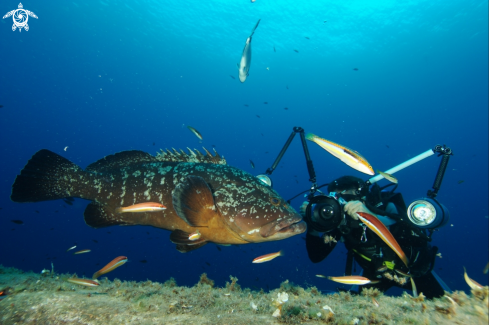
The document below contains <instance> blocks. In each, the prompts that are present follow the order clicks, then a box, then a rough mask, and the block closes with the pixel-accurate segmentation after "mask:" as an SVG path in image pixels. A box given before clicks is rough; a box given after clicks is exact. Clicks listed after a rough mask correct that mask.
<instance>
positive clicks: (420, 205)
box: [407, 198, 450, 229]
mask: <svg viewBox="0 0 489 325" xmlns="http://www.w3.org/2000/svg"><path fill="white" fill-rule="evenodd" d="M407 215H408V218H409V220H410V221H411V222H412V223H413V224H414V225H416V226H417V227H418V228H422V229H435V228H441V227H443V226H444V225H446V224H447V222H448V220H450V212H449V211H448V209H447V208H446V207H445V206H444V205H443V204H441V203H440V202H438V201H437V200H435V199H431V198H422V199H419V200H416V201H414V202H413V203H411V204H410V205H409V207H408V209H407Z"/></svg>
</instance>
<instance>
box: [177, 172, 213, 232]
mask: <svg viewBox="0 0 489 325" xmlns="http://www.w3.org/2000/svg"><path fill="white" fill-rule="evenodd" d="M172 202H173V208H174V209H175V211H176V213H177V215H178V216H179V217H180V218H182V219H183V220H185V222H186V223H188V224H189V225H190V226H193V227H209V226H210V225H211V224H212V219H214V218H215V217H217V216H218V215H219V214H218V212H217V209H216V206H215V205H214V197H213V196H212V192H211V189H210V188H209V185H207V183H206V182H205V180H204V179H203V178H202V177H199V176H187V177H186V178H185V180H184V181H183V182H182V183H180V184H178V185H177V187H176V188H175V190H174V191H173V197H172Z"/></svg>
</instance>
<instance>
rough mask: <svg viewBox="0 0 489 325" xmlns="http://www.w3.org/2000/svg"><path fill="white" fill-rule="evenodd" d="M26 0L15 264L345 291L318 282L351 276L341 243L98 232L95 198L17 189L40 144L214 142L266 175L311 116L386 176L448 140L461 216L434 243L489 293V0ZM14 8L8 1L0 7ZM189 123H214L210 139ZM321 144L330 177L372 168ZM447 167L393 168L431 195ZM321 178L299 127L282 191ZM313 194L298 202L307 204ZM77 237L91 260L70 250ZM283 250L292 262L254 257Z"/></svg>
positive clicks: (459, 285) (448, 268)
mask: <svg viewBox="0 0 489 325" xmlns="http://www.w3.org/2000/svg"><path fill="white" fill-rule="evenodd" d="M23 5H24V9H27V10H30V11H32V12H34V13H35V14H36V15H37V16H38V17H39V18H38V19H34V18H32V17H30V18H29V20H28V24H29V27H30V29H29V31H25V30H23V31H22V32H19V31H18V30H17V31H15V32H13V31H12V29H11V27H12V18H11V17H10V18H7V19H2V20H0V64H1V73H0V105H3V106H4V107H3V108H0V114H1V118H0V132H1V133H0V134H1V135H0V139H1V141H0V155H1V161H2V163H1V164H0V173H1V175H2V177H1V182H0V207H1V210H0V229H1V230H2V231H1V234H2V235H1V245H0V247H1V248H0V263H1V264H3V265H5V266H14V267H17V268H20V269H24V270H33V271H36V272H40V271H41V270H42V269H43V268H50V267H51V262H53V263H54V267H55V270H56V271H58V272H70V273H77V274H78V276H82V275H86V276H91V275H92V274H93V273H94V272H95V271H97V270H98V269H99V268H101V267H102V266H103V265H105V264H106V263H107V262H109V261H110V260H111V259H112V258H114V257H116V256H119V255H124V256H128V258H129V260H130V262H129V263H127V264H126V265H124V266H123V267H120V268H119V269H117V270H116V271H114V272H112V273H109V274H108V277H109V278H111V279H113V278H115V277H117V278H119V279H122V280H146V279H151V280H154V281H166V280H167V279H169V278H170V277H174V278H175V279H176V281H177V283H178V284H179V285H188V286H190V285H193V284H195V283H196V282H197V281H198V279H199V275H200V274H201V273H202V272H207V274H208V276H209V277H210V278H211V279H214V280H215V281H216V282H217V285H219V286H222V285H224V283H225V281H229V275H233V276H236V277H237V278H238V279H239V282H238V283H240V284H241V285H242V286H245V287H252V288H253V286H254V287H257V288H264V289H267V288H269V289H273V288H276V287H277V286H278V285H279V284H280V282H282V281H284V280H286V279H289V280H290V281H292V282H294V283H297V284H300V285H302V286H310V285H314V286H317V287H318V288H320V289H321V290H335V289H336V287H337V284H336V283H333V282H331V281H328V280H325V279H320V278H317V277H315V274H326V275H341V274H343V271H344V265H345V260H346V258H345V257H346V255H345V254H346V249H345V248H344V246H343V245H341V244H340V245H338V246H337V247H336V249H335V250H334V252H333V253H332V254H331V255H330V256H329V257H328V258H327V259H326V260H325V261H323V262H322V263H319V264H312V263H311V262H310V261H309V259H308V257H307V253H306V249H305V242H304V240H303V238H302V237H304V235H298V236H295V237H292V238H289V239H286V240H283V241H277V242H270V243H263V244H249V245H241V246H230V247H222V248H221V250H218V249H217V247H216V245H214V244H209V245H206V246H204V247H203V248H201V249H198V250H196V251H193V252H190V253H187V254H182V253H179V252H177V251H176V250H175V248H174V245H173V244H172V243H171V242H170V241H169V234H170V233H169V232H168V231H165V230H161V229H156V228H151V227H111V228H103V229H97V230H95V229H92V228H90V227H88V226H86V225H85V223H84V221H83V211H84V208H85V206H86V205H87V203H88V202H87V201H84V200H81V199H76V201H75V204H74V205H73V206H68V205H66V204H65V203H64V202H63V201H61V200H58V201H50V202H40V203H26V204H18V203H13V202H11V201H10V198H9V196H10V192H11V186H12V183H13V182H14V179H15V177H16V175H17V174H18V173H19V172H20V170H21V169H22V168H23V167H24V165H25V164H26V162H27V161H28V159H29V158H30V157H31V156H32V155H33V154H34V153H35V152H36V151H37V150H39V149H42V148H46V149H49V150H52V151H54V152H56V153H58V154H61V155H62V156H64V157H66V158H67V159H70V160H71V161H73V162H75V163H77V164H79V165H80V166H82V167H86V166H87V165H88V164H90V163H92V162H94V161H96V160H98V159H100V158H102V157H104V156H106V155H109V154H113V153H115V152H119V151H123V150H133V149H138V150H143V151H146V152H149V153H151V154H156V151H157V150H158V149H160V148H163V149H164V148H171V147H174V148H186V147H190V148H201V147H202V146H205V147H207V148H209V149H210V148H212V146H213V145H215V147H216V149H217V151H218V152H219V153H220V154H221V155H224V156H225V158H226V159H227V161H228V164H229V165H232V166H235V167H238V168H242V169H244V170H246V171H248V172H251V173H253V174H255V175H256V174H259V173H263V172H264V171H265V170H266V169H267V168H268V167H270V166H271V165H272V163H273V161H274V159H275V158H276V156H277V154H278V152H279V151H280V149H281V148H282V146H283V144H284V143H285V141H286V139H287V137H288V136H289V134H290V133H291V131H292V127H294V126H301V127H303V128H304V129H305V130H306V132H312V133H315V134H318V135H319V136H322V137H325V138H327V139H330V140H332V141H335V142H338V143H341V144H343V145H346V146H348V147H350V148H353V149H355V150H357V151H359V152H360V153H361V154H362V155H364V156H365V157H366V158H367V159H368V160H369V162H370V163H371V164H372V165H373V167H374V169H380V170H386V169H389V168H390V167H393V166H395V165H397V164H399V163H401V162H403V161H405V160H407V159H409V158H411V157H414V156H415V155H418V154H420V153H422V152H424V151H426V150H428V149H430V148H433V147H434V146H435V145H436V144H446V145H447V146H449V147H450V148H451V149H452V150H453V152H454V155H453V157H452V158H451V159H450V162H449V165H448V169H447V171H446V174H445V178H444V180H443V184H442V188H441V190H440V192H439V195H438V199H439V200H440V201H441V202H442V203H444V204H445V205H446V206H447V207H448V208H449V209H450V212H451V220H450V222H449V224H448V225H447V226H445V227H444V228H442V229H440V231H438V232H436V233H435V235H434V241H433V244H434V245H437V246H438V247H439V248H440V252H441V253H442V258H441V259H437V263H436V266H435V270H436V272H437V273H438V275H440V277H442V278H443V279H444V280H445V282H446V283H447V284H448V285H449V286H450V287H451V289H458V290H468V289H469V288H468V286H467V285H466V284H465V282H464V280H463V268H462V267H463V266H465V267H466V268H467V270H468V273H469V275H470V276H471V277H472V278H473V279H474V280H476V281H478V282H480V283H481V284H484V285H487V283H488V277H487V275H484V274H483V273H482V269H483V268H484V266H485V265H486V263H487V261H488V246H489V244H488V218H487V216H488V203H487V202H488V196H489V195H488V150H487V149H488V43H487V39H488V2H487V0H486V1H481V0H477V1H471V0H453V1H445V0H444V1H440V0H430V1H415V0H413V1H394V0H385V1H289V0H280V1H278V0H275V1H266V0H257V1H256V2H255V3H251V2H250V1H249V0H248V1H246V0H240V1H195V0H188V1H175V0H173V1H164V2H160V1H135V0H132V1H113V0H104V1H60V0H57V1H55V0H53V1H49V2H46V1H39V0H36V1H34V0H32V1H30V0H28V1H26V2H23ZM17 6H18V3H17V1H10V0H5V1H2V2H1V4H0V11H1V12H2V16H3V15H4V14H5V13H7V12H9V11H10V10H13V9H17ZM259 18H261V23H260V25H259V27H258V29H257V30H256V32H255V35H254V36H253V59H252V65H251V70H250V75H249V77H248V79H247V80H246V82H245V83H243V84H241V83H240V82H239V80H238V75H237V67H236V63H237V62H238V61H239V59H240V56H241V52H242V49H243V46H244V43H245V41H246V38H247V37H248V36H249V34H250V32H251V29H252V28H253V26H254V25H255V23H256V21H257V20H258V19H259ZM306 37H308V38H309V39H307V38H306ZM274 48H275V51H274ZM294 50H297V51H298V53H297V52H295V51H294ZM355 68H356V69H358V70H354V69H355ZM231 76H232V77H234V78H232V77H231ZM264 102H268V104H264ZM245 104H246V105H248V106H245ZM285 107H287V108H288V109H287V110H286V109H285ZM257 115H258V116H259V117H257ZM187 125H191V126H193V127H195V128H196V129H197V130H199V131H200V132H201V134H202V135H203V137H204V140H203V141H202V143H200V141H199V139H197V137H195V136H194V135H193V134H192V133H191V132H189V130H188V129H187V128H186V126H187ZM308 144H309V148H310V151H311V156H312V159H313V162H314V167H315V170H316V173H317V177H318V183H319V184H322V183H327V182H328V181H330V180H332V179H335V178H337V177H340V176H342V175H354V176H358V177H362V178H364V179H367V178H368V177H367V175H364V174H361V173H359V172H357V171H355V170H353V169H351V168H350V167H348V166H346V165H344V164H343V163H342V162H341V161H339V160H338V159H336V158H334V157H333V156H331V155H330V154H328V153H327V152H326V151H324V150H322V149H321V148H319V147H318V146H317V145H315V144H313V143H311V142H309V143H308ZM67 146H68V148H67V150H66V151H64V150H63V149H64V148H65V147H67ZM250 159H251V160H253V161H254V163H255V165H256V169H252V168H251V166H250V163H249V160H250ZM439 162H440V158H438V157H436V156H432V157H430V158H428V159H426V160H424V161H422V162H419V163H418V164H416V165H414V166H412V167H409V168H407V169H405V170H403V171H401V172H399V173H397V174H396V176H397V178H398V179H399V182H400V185H399V188H398V189H399V191H401V192H402V193H403V195H404V198H405V200H406V201H407V202H408V203H409V202H411V201H412V200H413V199H415V198H418V197H422V196H425V195H426V192H427V190H428V189H430V188H431V186H432V184H433V181H434V177H435V174H436V171H437V168H438V165H439ZM308 178H309V177H308V174H307V169H306V165H305V160H304V155H303V153H302V148H301V145H300V141H299V139H298V137H296V139H295V140H294V142H293V143H292V145H291V147H290V148H289V150H288V151H287V153H286V155H285V156H284V158H283V160H282V161H281V163H280V165H279V167H278V168H277V169H276V171H275V172H274V173H273V181H274V188H275V189H276V190H277V191H278V192H279V193H280V194H281V195H282V196H283V197H284V198H290V197H292V196H294V195H295V194H297V193H298V192H300V191H303V190H306V189H308V188H309V186H310V184H309V182H308ZM461 181H463V182H461ZM384 184H387V183H386V181H385V180H384V181H382V182H381V185H384ZM300 203H301V199H296V200H294V201H293V205H294V207H295V208H296V209H298V207H299V205H300ZM13 219H20V220H22V221H23V222H24V224H23V225H17V224H15V223H12V222H11V220H13ZM95 241H97V242H95ZM75 244H76V245H77V246H78V248H79V249H85V248H87V249H91V250H92V252H91V253H89V254H84V255H71V254H70V253H66V252H65V251H66V249H67V248H69V247H71V246H73V245H75ZM280 249H282V250H284V252H285V256H284V257H280V258H277V259H275V260H273V261H271V262H268V263H263V264H258V265H257V264H251V261H252V259H253V258H255V257H257V256H259V255H262V254H266V253H270V252H275V251H277V250H280ZM142 260H146V261H147V263H142V262H141V261H142Z"/></svg>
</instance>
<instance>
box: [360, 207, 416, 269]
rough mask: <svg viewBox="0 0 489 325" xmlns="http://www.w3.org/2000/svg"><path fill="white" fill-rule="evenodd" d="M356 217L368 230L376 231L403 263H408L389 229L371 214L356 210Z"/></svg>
mask: <svg viewBox="0 0 489 325" xmlns="http://www.w3.org/2000/svg"><path fill="white" fill-rule="evenodd" d="M357 215H358V219H360V221H361V222H363V223H364V224H365V225H366V226H367V227H368V228H369V229H370V230H372V231H373V232H374V233H376V234H377V235H378V236H379V237H380V239H382V240H383V241H384V243H386V244H387V245H388V246H389V247H390V248H391V249H392V250H393V251H394V253H396V254H397V256H399V258H400V259H401V260H402V261H403V263H404V264H405V265H406V266H407V265H408V258H407V256H406V254H405V253H404V251H403V250H402V248H401V246H399V244H398V243H397V240H396V239H395V238H394V236H392V234H391V232H390V231H389V229H387V227H386V226H384V224H383V223H382V222H381V221H380V220H379V219H377V218H376V217H374V216H373V215H371V214H369V213H365V212H357Z"/></svg>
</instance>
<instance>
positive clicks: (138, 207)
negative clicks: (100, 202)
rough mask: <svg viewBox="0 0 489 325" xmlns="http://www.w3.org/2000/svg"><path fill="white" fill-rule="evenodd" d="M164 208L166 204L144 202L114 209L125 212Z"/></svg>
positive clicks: (160, 209)
mask: <svg viewBox="0 0 489 325" xmlns="http://www.w3.org/2000/svg"><path fill="white" fill-rule="evenodd" d="M163 210H166V206H164V205H163V204H161V203H157V202H145V203H138V204H133V205H130V206H128V207H124V208H122V207H120V208H117V209H115V212H116V213H127V212H155V211H163Z"/></svg>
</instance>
